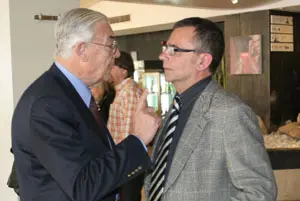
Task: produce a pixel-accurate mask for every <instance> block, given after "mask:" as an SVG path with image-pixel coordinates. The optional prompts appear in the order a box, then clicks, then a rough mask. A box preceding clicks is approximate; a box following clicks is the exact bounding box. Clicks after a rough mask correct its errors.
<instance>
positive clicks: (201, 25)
mask: <svg viewBox="0 0 300 201" xmlns="http://www.w3.org/2000/svg"><path fill="white" fill-rule="evenodd" d="M181 27H195V43H196V44H195V45H196V47H197V48H200V49H201V50H203V51H205V52H208V53H210V54H211V55H212V57H213V59H212V62H211V64H210V66H209V70H210V72H211V73H212V74H214V73H215V72H216V70H217V68H218V66H219V64H220V61H221V59H222V57H223V54H224V48H225V42H224V36H223V32H222V31H221V29H219V27H218V26H217V25H216V24H215V23H213V22H212V21H210V20H207V19H203V18H200V17H191V18H185V19H183V20H180V21H178V22H176V23H175V24H174V26H173V30H174V29H177V28H181Z"/></svg>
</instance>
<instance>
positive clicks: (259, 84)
mask: <svg viewBox="0 0 300 201" xmlns="http://www.w3.org/2000/svg"><path fill="white" fill-rule="evenodd" d="M224 25H225V32H224V34H225V41H226V47H225V58H226V69H227V70H226V71H227V89H228V90H229V91H231V92H233V93H234V94H236V95H237V96H239V97H240V98H241V99H242V100H243V101H244V102H245V103H247V104H248V105H249V106H250V107H251V108H252V109H253V110H254V111H255V112H256V114H257V115H259V116H261V117H262V118H263V119H264V120H265V122H266V123H267V124H268V122H269V118H270V117H269V116H270V103H269V99H270V95H269V94H270V92H269V91H270V82H269V78H270V56H269V55H270V54H269V51H270V48H269V37H270V36H269V29H268V26H269V11H259V12H252V13H243V14H238V15H232V16H226V17H225V24H224ZM254 34H261V35H262V74H260V75H230V43H229V41H230V38H231V37H235V36H248V35H254Z"/></svg>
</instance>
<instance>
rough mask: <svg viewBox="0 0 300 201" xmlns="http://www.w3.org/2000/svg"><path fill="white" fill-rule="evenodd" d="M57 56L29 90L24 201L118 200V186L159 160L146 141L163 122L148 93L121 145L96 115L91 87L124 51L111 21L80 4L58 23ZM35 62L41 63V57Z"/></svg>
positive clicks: (19, 150) (20, 170) (21, 147)
mask: <svg viewBox="0 0 300 201" xmlns="http://www.w3.org/2000/svg"><path fill="white" fill-rule="evenodd" d="M55 41H56V50H55V62H54V63H53V64H52V66H51V67H50V69H49V70H48V71H46V72H45V73H43V74H42V75H41V76H40V77H39V78H38V79H37V80H35V81H34V82H33V83H32V84H31V85H30V86H29V87H28V88H27V89H26V90H25V92H24V93H23V95H22V96H21V98H20V100H19V102H18V104H17V106H16V108H15V111H14V114H13V119H12V149H13V153H14V156H15V165H16V170H17V176H18V181H19V186H20V200H21V201H33V200H38V201H53V200H56V201H70V200H78V201H79V200H80V201H100V200H101V201H115V200H116V198H117V197H120V196H117V195H118V188H119V187H120V186H122V185H123V184H124V183H126V182H128V181H129V180H131V179H134V178H135V177H136V176H138V175H139V174H141V173H143V172H144V171H145V170H146V169H148V168H149V167H150V165H151V161H150V159H149V157H148V153H147V151H146V148H145V145H147V144H148V143H149V142H150V141H151V140H152V138H153V136H154V134H155V132H156V130H157V128H158V127H159V125H160V117H158V116H156V115H155V114H154V113H152V112H151V110H152V109H151V108H148V107H147V104H146V103H147V101H146V97H147V91H144V92H143V94H142V96H141V98H140V101H139V102H138V103H137V109H136V112H135V115H134V117H133V123H132V129H131V133H130V134H131V135H129V136H128V137H127V138H126V139H124V140H123V141H122V143H120V144H118V145H115V144H114V142H113V140H112V138H111V135H110V133H109V131H108V130H107V128H106V126H105V124H104V122H103V121H101V119H99V118H97V116H96V115H94V114H95V108H96V107H95V102H94V100H93V98H92V96H91V92H90V90H89V89H90V88H92V87H93V86H96V85H97V84H98V83H99V82H102V81H104V80H105V79H106V77H107V76H109V74H110V69H111V66H112V64H113V63H114V59H115V58H117V57H118V56H119V55H120V52H119V50H118V48H117V47H116V41H115V36H114V33H113V31H112V29H111V27H110V25H109V23H108V19H107V17H106V16H105V15H103V14H102V13H100V12H97V11H93V10H89V9H85V8H75V9H72V10H70V11H68V12H66V13H65V14H63V15H62V16H60V18H59V19H58V21H57V24H56V27H55ZM33 62H34V61H33Z"/></svg>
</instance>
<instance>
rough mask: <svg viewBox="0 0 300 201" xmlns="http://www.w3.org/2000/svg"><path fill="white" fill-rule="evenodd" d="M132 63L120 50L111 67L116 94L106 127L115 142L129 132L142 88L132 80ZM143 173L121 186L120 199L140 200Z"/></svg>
mask: <svg viewBox="0 0 300 201" xmlns="http://www.w3.org/2000/svg"><path fill="white" fill-rule="evenodd" d="M133 73H134V64H133V60H132V57H131V56H130V54H128V53H126V52H121V53H120V57H118V58H116V60H115V64H114V65H113V66H112V69H111V79H110V80H111V82H112V84H113V86H114V88H115V91H116V96H115V99H114V101H113V103H112V104H111V107H110V111H109V120H108V129H109V131H110V133H111V135H112V137H113V139H114V141H115V143H116V144H119V143H120V142H122V141H123V140H124V139H125V138H126V137H127V136H128V135H129V133H130V125H131V123H132V116H133V114H134V112H135V110H136V107H137V103H138V100H139V99H140V97H141V94H142V89H141V88H140V87H139V86H138V84H137V83H136V82H135V81H134V80H133ZM143 183H144V175H143V174H142V175H140V176H138V177H136V178H135V179H134V180H132V181H130V182H129V183H126V184H125V185H123V186H122V188H121V194H122V201H140V200H141V190H142V187H143Z"/></svg>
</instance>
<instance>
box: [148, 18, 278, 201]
mask: <svg viewBox="0 0 300 201" xmlns="http://www.w3.org/2000/svg"><path fill="white" fill-rule="evenodd" d="M162 45H163V46H162V53H161V54H160V56H159V58H160V60H162V61H163V68H164V72H165V77H166V80H167V81H169V82H172V83H173V85H174V86H175V88H176V90H177V93H176V96H175V97H174V103H173V104H172V106H171V108H170V111H169V113H168V115H167V116H166V118H165V122H164V123H163V126H162V127H161V128H160V130H159V132H158V135H157V137H156V138H155V141H154V147H153V151H152V162H153V163H154V166H153V171H152V172H149V174H148V176H147V180H146V192H147V199H148V201H183V200H184V201H185V200H186V201H238V200H239V201H242V200H243V201H246V200H248V201H254V200H255V201H267V200H268V201H275V200H276V193H277V188H276V184H275V179H274V175H273V171H272V168H271V165H270V162H269V158H268V155H267V152H266V150H265V147H264V142H263V137H262V135H261V132H260V128H259V126H258V122H257V119H256V115H255V113H254V112H253V111H252V110H251V108H249V107H248V106H247V105H245V104H244V103H242V102H241V101H240V100H239V99H238V98H237V97H235V96H234V95H232V94H230V93H228V92H226V91H225V90H224V89H223V88H222V87H221V86H219V85H218V84H217V83H216V82H215V81H214V80H213V79H212V75H213V74H214V73H215V71H216V69H217V67H218V66H219V63H220V61H221V59H222V56H223V52H224V38H223V34H222V31H221V30H220V29H219V28H218V27H217V26H216V25H215V24H214V23H212V22H211V21H209V20H206V19H201V18H197V17H195V18H187V19H183V20H180V21H179V22H177V23H175V25H174V27H173V30H172V33H171V35H170V37H169V39H168V40H167V41H166V42H164V43H163V44H162Z"/></svg>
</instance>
